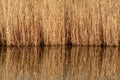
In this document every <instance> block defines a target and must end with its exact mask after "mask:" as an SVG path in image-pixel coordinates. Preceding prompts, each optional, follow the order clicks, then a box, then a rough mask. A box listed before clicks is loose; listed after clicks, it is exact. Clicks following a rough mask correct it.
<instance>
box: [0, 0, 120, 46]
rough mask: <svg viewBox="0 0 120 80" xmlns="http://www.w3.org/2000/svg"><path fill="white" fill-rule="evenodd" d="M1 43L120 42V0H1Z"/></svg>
mask: <svg viewBox="0 0 120 80" xmlns="http://www.w3.org/2000/svg"><path fill="white" fill-rule="evenodd" d="M0 44H1V45H7V46H10V45H13V46H26V45H66V44H67V45H107V46H114V45H115V46H118V45H120V1H119V0H1V1H0Z"/></svg>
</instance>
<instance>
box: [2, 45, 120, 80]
mask: <svg viewBox="0 0 120 80" xmlns="http://www.w3.org/2000/svg"><path fill="white" fill-rule="evenodd" d="M119 61H120V60H119V49H118V48H117V47H107V48H101V47H71V48H69V47H57V46H56V47H44V48H38V47H29V48H28V47H24V48H10V47H9V48H0V78H1V79H2V80H8V79H9V80H21V79H22V80H28V79H29V80H105V79H108V80H111V79H112V80H119V72H120V68H119V67H120V63H119Z"/></svg>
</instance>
